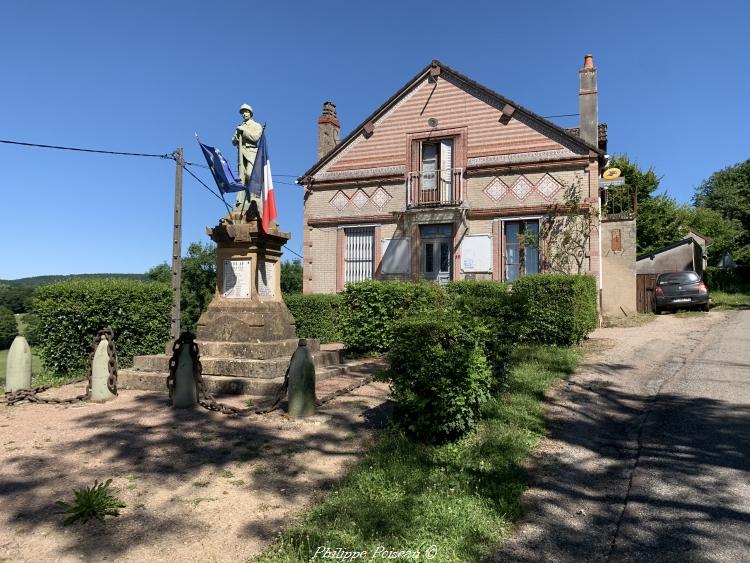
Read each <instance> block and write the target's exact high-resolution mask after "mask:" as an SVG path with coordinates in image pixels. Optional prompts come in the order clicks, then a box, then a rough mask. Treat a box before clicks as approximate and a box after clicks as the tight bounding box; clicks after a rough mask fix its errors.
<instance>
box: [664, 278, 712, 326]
mask: <svg viewBox="0 0 750 563" xmlns="http://www.w3.org/2000/svg"><path fill="white" fill-rule="evenodd" d="M654 297H655V300H656V303H655V305H656V307H655V309H654V310H655V312H656V314H657V315H658V314H659V313H660V312H662V311H664V310H666V309H683V308H700V309H701V310H702V311H708V288H707V287H706V284H705V283H703V281H701V277H700V276H699V275H698V274H697V273H695V272H665V273H663V274H659V277H658V278H656V288H655V289H654Z"/></svg>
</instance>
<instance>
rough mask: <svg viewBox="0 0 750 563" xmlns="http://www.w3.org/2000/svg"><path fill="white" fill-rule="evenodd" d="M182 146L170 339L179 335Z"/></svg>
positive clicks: (178, 159)
mask: <svg viewBox="0 0 750 563" xmlns="http://www.w3.org/2000/svg"><path fill="white" fill-rule="evenodd" d="M182 163H183V160H182V147H178V148H177V150H176V151H175V164H176V165H177V168H176V169H175V177H174V223H173V230H172V329H171V337H172V341H175V340H177V339H178V338H179V337H180V283H181V281H182Z"/></svg>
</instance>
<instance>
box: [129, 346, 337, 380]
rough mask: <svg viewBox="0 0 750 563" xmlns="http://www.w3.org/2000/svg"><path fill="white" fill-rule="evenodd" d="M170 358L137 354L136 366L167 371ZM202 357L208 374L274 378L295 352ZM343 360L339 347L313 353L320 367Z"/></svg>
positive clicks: (156, 370) (280, 374)
mask: <svg viewBox="0 0 750 563" xmlns="http://www.w3.org/2000/svg"><path fill="white" fill-rule="evenodd" d="M169 360H170V356H167V355H166V354H158V355H153V356H136V357H135V358H134V359H133V370H135V371H144V372H151V371H153V372H163V373H166V372H167V371H169ZM200 360H201V366H202V368H203V373H204V374H205V375H226V376H235V377H256V378H261V379H272V378H274V377H282V376H283V375H284V373H286V369H287V367H289V361H290V360H291V355H289V356H282V357H276V358H269V359H267V360H253V359H245V358H214V357H210V356H201V359H200ZM341 360H342V358H341V352H340V351H339V350H318V351H317V352H314V353H313V361H314V362H315V367H316V368H323V367H326V366H330V365H334V364H339V363H341Z"/></svg>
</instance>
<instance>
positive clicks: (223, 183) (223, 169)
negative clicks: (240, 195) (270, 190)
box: [198, 141, 260, 195]
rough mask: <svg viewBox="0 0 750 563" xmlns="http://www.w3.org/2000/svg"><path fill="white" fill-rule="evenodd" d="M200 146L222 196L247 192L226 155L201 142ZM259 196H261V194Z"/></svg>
mask: <svg viewBox="0 0 750 563" xmlns="http://www.w3.org/2000/svg"><path fill="white" fill-rule="evenodd" d="M198 144H199V145H200V146H201V150H202V151H203V156H205V157H206V162H207V163H208V167H209V168H210V169H211V174H213V177H214V180H215V181H216V185H217V186H218V188H219V191H220V192H221V193H222V194H227V193H232V192H241V191H242V190H247V186H243V185H242V184H241V183H240V181H239V180H238V179H237V178H236V177H235V176H234V173H233V172H232V169H231V168H229V164H228V163H227V159H226V158H224V155H222V154H221V151H220V150H219V149H217V148H215V147H211V146H208V145H204V144H203V143H201V142H200V141H198ZM257 195H260V193H258V194H257Z"/></svg>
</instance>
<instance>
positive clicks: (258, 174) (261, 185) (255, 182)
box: [248, 132, 276, 233]
mask: <svg viewBox="0 0 750 563" xmlns="http://www.w3.org/2000/svg"><path fill="white" fill-rule="evenodd" d="M248 189H249V190H250V192H255V193H258V192H260V200H261V205H262V207H263V209H262V211H261V224H262V225H263V231H264V232H266V233H267V232H268V228H269V227H270V225H271V222H272V221H275V220H276V198H275V197H274V194H273V178H272V177H271V161H270V159H269V158H268V147H267V146H266V133H265V132H263V134H262V135H261V136H260V140H259V141H258V154H257V155H256V156H255V164H254V165H253V171H252V173H251V174H250V181H249V182H248Z"/></svg>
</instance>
